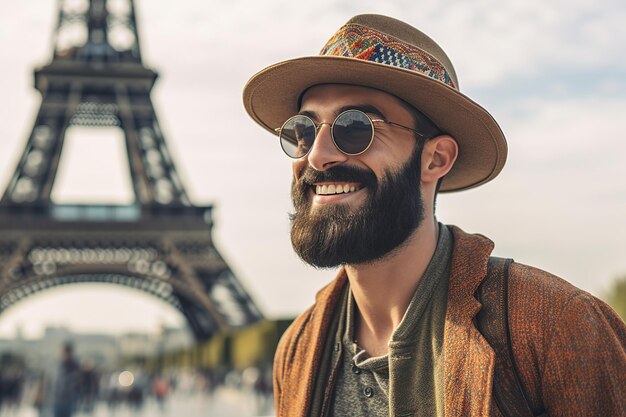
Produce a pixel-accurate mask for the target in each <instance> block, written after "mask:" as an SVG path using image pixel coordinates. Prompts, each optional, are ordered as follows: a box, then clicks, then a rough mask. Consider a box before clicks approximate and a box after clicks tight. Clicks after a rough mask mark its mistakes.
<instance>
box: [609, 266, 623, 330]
mask: <svg viewBox="0 0 626 417" xmlns="http://www.w3.org/2000/svg"><path fill="white" fill-rule="evenodd" d="M606 298H607V302H608V303H609V305H610V306H611V307H613V308H614V309H615V311H617V314H619V316H620V317H621V318H622V320H624V321H626V274H624V275H621V276H619V277H617V279H616V280H615V282H614V283H613V287H612V288H611V289H610V290H609V292H608V293H607V297H606Z"/></svg>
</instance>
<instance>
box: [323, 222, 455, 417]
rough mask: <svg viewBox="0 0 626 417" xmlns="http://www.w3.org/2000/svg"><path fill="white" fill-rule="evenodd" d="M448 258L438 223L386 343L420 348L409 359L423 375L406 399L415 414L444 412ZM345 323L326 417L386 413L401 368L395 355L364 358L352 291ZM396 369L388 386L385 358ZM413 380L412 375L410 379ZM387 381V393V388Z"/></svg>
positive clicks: (446, 237) (447, 242) (448, 245)
mask: <svg viewBox="0 0 626 417" xmlns="http://www.w3.org/2000/svg"><path fill="white" fill-rule="evenodd" d="M451 257H452V234H451V232H450V231H449V230H448V228H447V227H446V226H445V225H443V224H439V238H438V241H437V248H436V249H435V253H434V254H433V257H432V259H431V260H430V263H429V264H428V267H427V268H426V271H425V272H424V275H423V276H422V279H421V281H420V283H419V285H418V287H417V289H416V291H415V294H414V296H413V298H412V300H411V302H410V303H409V306H408V308H407V311H406V312H405V314H404V317H403V318H402V321H401V322H400V324H399V325H398V327H397V328H396V329H395V330H394V332H393V334H392V336H391V341H390V345H391V344H393V343H395V344H407V343H408V344H410V345H411V348H412V350H413V351H416V352H419V354H418V356H417V357H416V358H414V359H412V363H411V368H412V369H411V370H410V372H416V373H417V374H419V375H422V377H421V378H419V380H418V381H419V382H418V386H416V387H411V392H412V393H414V396H416V397H418V398H411V399H407V400H409V401H411V402H412V403H414V404H415V408H416V410H415V411H416V412H417V413H416V415H420V416H443V386H442V384H443V332H444V325H445V313H446V304H447V294H448V277H449V275H450V259H451ZM342 308H344V309H345V310H344V312H345V315H344V316H345V318H346V321H345V323H343V325H340V326H339V329H338V332H341V333H339V334H340V335H341V339H342V344H341V345H342V349H343V355H342V359H341V363H340V365H339V370H338V374H337V378H336V380H335V384H334V392H333V397H332V399H331V406H330V412H329V415H330V416H338V417H339V416H351V417H352V416H354V417H359V416H363V417H366V416H367V417H371V416H387V415H389V401H390V395H391V396H392V401H402V400H403V399H402V398H395V395H394V389H393V386H394V385H401V384H402V382H403V381H402V374H403V372H402V370H401V369H398V366H397V364H398V363H401V361H397V360H396V359H397V358H394V357H390V355H389V354H387V355H385V356H378V357H369V356H368V354H367V352H366V351H365V350H363V349H360V348H359V347H358V345H357V344H356V343H355V341H354V317H355V314H356V311H355V310H356V306H355V304H354V298H353V297H352V293H351V292H350V293H349V296H348V297H347V299H346V302H345V303H344V305H343V306H342ZM394 360H396V364H395V365H394V366H393V367H392V368H393V369H396V370H397V371H396V375H395V376H394V375H392V376H391V378H392V379H394V378H395V380H394V381H393V382H392V383H391V384H390V362H392V361H394ZM412 379H415V378H412ZM390 385H392V387H391V391H390Z"/></svg>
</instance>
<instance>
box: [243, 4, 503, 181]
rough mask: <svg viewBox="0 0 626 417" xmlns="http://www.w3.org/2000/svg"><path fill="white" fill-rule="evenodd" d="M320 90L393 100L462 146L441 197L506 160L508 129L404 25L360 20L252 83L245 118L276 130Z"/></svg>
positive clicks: (435, 49) (433, 48)
mask: <svg viewBox="0 0 626 417" xmlns="http://www.w3.org/2000/svg"><path fill="white" fill-rule="evenodd" d="M318 84H352V85H359V86H365V87H371V88H376V89H378V90H382V91H385V92H388V93H390V94H393V95H394V96H396V97H398V98H400V99H402V100H404V101H406V102H407V103H409V104H411V105H412V106H414V107H415V108H416V109H418V110H419V111H421V112H422V113H424V114H425V115H426V116H427V117H428V118H430V119H431V120H432V121H433V122H435V124H437V126H439V128H440V129H441V130H442V131H443V132H445V133H447V134H449V135H451V136H452V137H454V138H455V139H456V141H457V142H458V144H459V157H458V159H457V161H456V163H455V164H454V167H453V168H452V170H451V171H450V172H449V173H448V174H447V175H446V177H445V178H444V180H443V183H442V185H441V191H458V190H464V189H468V188H472V187H476V186H478V185H481V184H484V183H486V182H487V181H490V180H491V179H493V178H495V177H496V176H497V175H498V173H500V171H501V170H502V167H503V166H504V163H505V161H506V155H507V145H506V140H505V138H504V134H503V133H502V130H501V129H500V127H499V126H498V124H497V123H496V121H495V120H494V119H493V117H492V116H491V115H490V114H489V113H488V112H487V111H486V110H485V109H483V108H482V107H481V106H479V105H478V104H476V103H475V102H474V101H472V100H471V99H469V98H468V97H466V96H465V95H463V94H461V93H460V92H459V90H458V82H457V79H456V74H455V72H454V68H453V67H452V63H451V62H450V60H449V59H448V57H447V56H446V54H445V52H443V50H442V49H441V48H440V47H439V45H437V44H436V43H435V42H434V41H433V40H432V39H430V38H429V37H428V36H426V35H425V34H423V33H422V32H420V31H419V30H417V29H415V28H414V27H412V26H410V25H408V24H406V23H404V22H401V21H399V20H396V19H393V18H390V17H386V16H380V15H372V14H368V15H359V16H355V17H353V18H352V19H350V21H348V23H346V24H345V25H344V26H343V27H341V29H339V30H338V31H337V33H335V35H334V36H333V37H332V38H331V39H330V40H329V41H328V42H327V43H326V45H325V46H324V48H323V49H322V51H321V52H320V55H319V56H311V57H304V58H296V59H291V60H288V61H284V62H279V63H278V64H275V65H272V66H270V67H267V68H265V69H264V70H262V71H260V72H259V73H257V74H255V75H254V76H253V77H252V78H251V79H250V80H249V81H248V83H247V84H246V86H245V88H244V91H243V100H244V106H245V108H246V111H247V112H248V114H250V116H251V117H252V118H253V119H254V120H255V121H256V122H257V123H259V124H260V125H261V126H263V127H264V128H265V129H267V130H269V131H270V132H272V133H274V134H276V132H275V129H276V128H278V127H280V126H282V124H283V123H284V122H285V120H287V119H288V118H289V117H291V116H293V115H294V114H296V113H297V112H298V111H299V109H298V105H299V100H300V97H301V95H302V93H303V92H304V91H306V90H307V89H308V88H309V87H312V86H314V85H318Z"/></svg>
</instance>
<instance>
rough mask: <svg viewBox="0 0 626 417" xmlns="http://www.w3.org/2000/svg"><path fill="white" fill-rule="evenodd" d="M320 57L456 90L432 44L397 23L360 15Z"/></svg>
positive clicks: (453, 77)
mask: <svg viewBox="0 0 626 417" xmlns="http://www.w3.org/2000/svg"><path fill="white" fill-rule="evenodd" d="M320 55H322V56H344V57H350V58H356V59H361V60H364V61H370V62H375V63H379V64H384V65H391V66H395V67H399V68H404V69H407V70H410V71H414V72H418V73H422V74H423V75H426V76H428V77H430V78H433V79H436V80H438V81H441V82H442V83H444V84H446V85H448V86H450V87H452V88H454V89H456V90H458V85H459V84H458V80H457V77H456V72H455V71H454V67H453V66H452V62H451V61H450V59H449V58H448V56H447V55H446V53H445V52H444V51H443V49H441V47H440V46H439V45H437V43H436V42H435V41H433V40H432V39H431V38H430V37H428V36H427V35H426V34H424V33H423V32H421V31H419V30H418V29H416V28H414V27H413V26H411V25H408V24H406V23H404V22H402V21H400V20H397V19H394V18H391V17H388V16H382V15H377V14H362V15H358V16H355V17H353V18H352V19H350V20H349V21H348V22H347V23H346V24H345V25H343V26H342V27H341V28H340V29H339V30H338V31H337V32H336V33H335V34H334V35H333V37H331V38H330V40H329V41H328V42H327V43H326V45H325V46H324V47H323V48H322V50H321V52H320Z"/></svg>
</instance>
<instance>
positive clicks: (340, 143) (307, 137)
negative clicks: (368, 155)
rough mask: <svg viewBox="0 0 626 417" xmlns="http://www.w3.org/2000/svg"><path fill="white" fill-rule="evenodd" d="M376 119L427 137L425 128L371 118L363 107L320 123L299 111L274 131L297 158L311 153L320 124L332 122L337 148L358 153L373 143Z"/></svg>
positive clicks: (332, 134)
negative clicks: (421, 130) (418, 129)
mask: <svg viewBox="0 0 626 417" xmlns="http://www.w3.org/2000/svg"><path fill="white" fill-rule="evenodd" d="M374 123H385V124H387V125H392V126H397V127H400V128H403V129H406V130H410V131H411V132H414V133H416V134H418V135H419V136H421V137H423V138H427V137H426V135H424V134H423V133H422V132H419V131H417V130H415V129H412V128H410V127H408V126H404V125H401V124H398V123H394V122H390V121H387V120H383V119H372V118H370V117H369V116H368V115H367V114H365V113H363V112H362V111H361V110H355V109H353V110H346V111H344V112H342V113H340V114H339V115H338V116H337V117H336V118H335V120H334V121H333V122H332V123H320V124H317V125H316V124H315V122H314V121H313V120H312V119H311V118H310V117H308V116H305V115H303V114H296V115H295V116H292V117H290V118H289V119H287V121H286V122H285V123H283V125H282V127H280V128H278V129H275V131H276V133H278V138H279V139H280V146H281V147H282V148H283V151H284V152H285V153H286V154H287V156H289V157H290V158H293V159H298V158H302V157H303V156H306V155H307V154H308V153H309V151H310V150H311V148H312V147H313V142H315V138H316V137H317V131H318V130H319V128H320V127H321V126H322V125H330V134H331V137H332V139H333V143H334V144H335V146H336V147H337V149H339V150H340V151H341V152H343V153H344V154H346V155H350V156H355V155H360V154H362V153H363V152H365V151H367V150H368V149H369V147H370V146H371V145H372V142H373V141H374V133H375V129H374Z"/></svg>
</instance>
